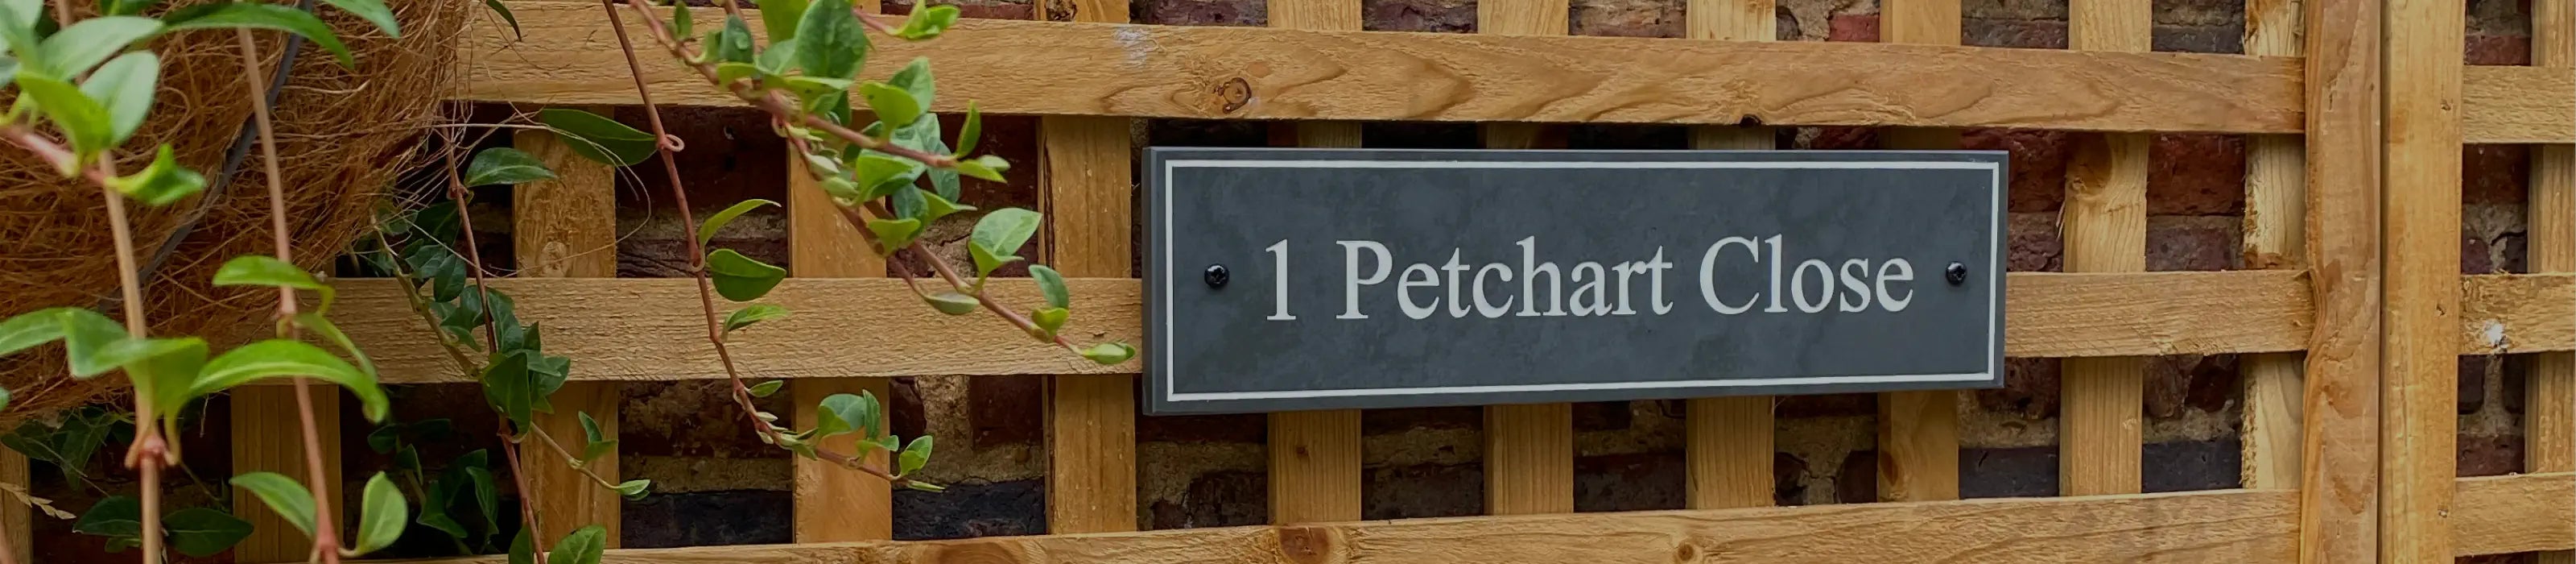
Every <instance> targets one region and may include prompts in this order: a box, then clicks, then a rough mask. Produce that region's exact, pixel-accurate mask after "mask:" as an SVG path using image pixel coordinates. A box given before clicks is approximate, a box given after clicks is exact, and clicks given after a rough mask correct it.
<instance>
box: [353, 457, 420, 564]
mask: <svg viewBox="0 0 2576 564" xmlns="http://www.w3.org/2000/svg"><path fill="white" fill-rule="evenodd" d="M364 495H365V497H363V498H361V499H360V500H359V502H358V505H359V507H363V508H365V509H364V510H363V511H361V512H359V513H358V546H357V549H356V551H355V552H354V553H353V554H366V553H370V552H375V551H377V550H382V549H384V548H385V547H387V546H393V544H394V539H398V538H402V532H403V522H405V521H407V520H408V518H409V517H411V506H410V504H409V503H407V502H405V501H404V500H403V496H402V490H401V489H398V488H395V487H394V481H393V480H392V479H388V478H386V477H385V473H383V472H377V473H376V475H375V476H373V477H370V478H367V489H366V493H365V494H364Z"/></svg>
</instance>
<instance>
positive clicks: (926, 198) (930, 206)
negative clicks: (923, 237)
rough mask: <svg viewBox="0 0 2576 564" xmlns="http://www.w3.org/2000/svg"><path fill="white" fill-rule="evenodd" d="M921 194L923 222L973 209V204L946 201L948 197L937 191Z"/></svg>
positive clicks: (926, 222)
mask: <svg viewBox="0 0 2576 564" xmlns="http://www.w3.org/2000/svg"><path fill="white" fill-rule="evenodd" d="M922 196H923V197H922V201H921V222H922V223H923V224H929V223H930V222H933V221H939V218H943V217H948V215H949V214H953V213H957V212H962V211H974V210H975V206H969V205H964V204H958V203H954V202H950V201H948V197H946V196H941V195H939V194H937V193H929V194H923V195H922Z"/></svg>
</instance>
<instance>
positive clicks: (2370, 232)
mask: <svg viewBox="0 0 2576 564" xmlns="http://www.w3.org/2000/svg"><path fill="white" fill-rule="evenodd" d="M2302 4H2303V6H2302V7H2301V12H2300V15H2301V16H2303V17H2302V18H2301V20H2302V22H2303V23H2304V25H2303V26H2302V27H2304V28H2305V29H2303V30H2302V31H2301V33H2300V37H2301V38H2302V43H2301V45H2302V47H2303V51H2305V52H2306V53H2307V58H2306V60H2305V64H2304V67H2303V68H2304V71H2303V72H2305V73H2306V76H2307V83H2308V85H2309V86H2310V88H2309V89H2308V91H2307V94H2306V99H2307V107H2308V113H2307V124H2308V137H2307V140H2308V144H2307V160H2308V173H2307V177H2308V180H2307V195H2308V221H2307V229H2305V231H2306V234H2307V236H2306V239H2307V249H2308V250H2307V259H2308V260H2307V265H2308V272H2309V277H2308V282H2309V283H2310V284H2312V285H2313V288H2312V290H2313V295H2314V296H2315V304H2316V310H2315V312H2316V313H2315V317H2314V319H2315V320H2316V327H2315V331H2312V332H2310V333H2309V338H2308V341H2307V343H2308V349H2309V350H2308V363H2307V366H2306V368H2307V370H2306V373H2307V374H2306V377H2307V382H2306V386H2307V388H2306V392H2307V396H2306V398H2305V400H2304V402H2303V404H2302V405H2301V406H2300V409H2299V414H2300V418H2301V421H2300V430H2301V436H2300V442H2299V453H2300V454H2299V469H2300V470H2299V472H2300V473H2299V507H2300V512H2299V562H2301V563H2302V564H2340V563H2344V562H2370V561H2374V559H2376V558H2377V555H2378V550H2379V547H2378V526H2379V522H2378V494H2379V462H2378V461H2379V413H2380V408H2379V374H2380V369H2381V365H2380V356H2381V355H2380V333H2379V328H2380V324H2379V310H2380V303H2381V302H2380V298H2381V295H2380V290H2381V287H2380V281H2381V275H2380V262H2379V260H2380V238H2379V237H2380V223H2381V222H2380V214H2379V210H2380V197H2381V191H2380V178H2381V176H2380V164H2381V163H2380V151H2381V150H2382V146H2381V145H2380V140H2381V134H2382V131H2381V130H2380V119H2379V117H2380V114H2379V103H2380V92H2379V79H2380V71H2381V69H2380V65H2379V62H2380V59H2379V56H2380V49H2379V47H2380V20H2381V18H2382V17H2383V16H2384V14H2382V13H2381V12H2380V7H2381V5H2382V4H2381V3H2380V2H2378V1H2376V0H2304V1H2303V2H2302Z"/></svg>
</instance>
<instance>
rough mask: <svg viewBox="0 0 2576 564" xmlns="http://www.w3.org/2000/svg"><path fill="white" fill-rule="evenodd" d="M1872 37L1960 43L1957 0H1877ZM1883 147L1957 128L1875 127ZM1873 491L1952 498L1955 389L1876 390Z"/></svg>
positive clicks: (1954, 143) (1955, 485) (1938, 140)
mask: <svg viewBox="0 0 2576 564" xmlns="http://www.w3.org/2000/svg"><path fill="white" fill-rule="evenodd" d="M1878 12H1879V13H1878V29H1879V40H1880V41H1883V42H1887V43H1915V44H1926V45H1958V44H1959V32H1960V30H1959V16H1960V12H1959V0H1884V1H1883V2H1881V3H1880V4H1879V10H1878ZM1879 135H1881V136H1884V139H1883V141H1882V144H1883V145H1885V146H1886V147H1887V148H1890V149H1934V150H1937V149H1957V148H1959V131H1958V130H1955V129H1925V128H1917V127H1903V128H1888V129H1883V130H1880V131H1879ZM1878 499H1879V500H1881V501H1940V500H1951V499H1959V392H1956V391H1952V390H1924V391H1914V392H1889V393H1883V394H1879V395H1878Z"/></svg>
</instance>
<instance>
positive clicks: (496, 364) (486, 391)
mask: <svg viewBox="0 0 2576 564" xmlns="http://www.w3.org/2000/svg"><path fill="white" fill-rule="evenodd" d="M529 354H531V353H530V352H529V351H526V350H515V351H510V352H508V353H505V354H501V355H498V356H495V357H493V360H492V362H490V363H488V364H485V365H484V367H483V399H484V400H485V401H488V402H491V404H492V408H493V409H494V410H497V411H500V412H501V416H503V417H507V418H509V419H510V422H511V423H515V424H517V425H518V426H519V428H521V429H525V428H527V426H528V421H529V418H531V417H533V415H531V414H532V412H534V411H535V409H536V401H537V400H536V397H537V391H536V388H537V384H536V379H535V377H534V375H533V374H530V373H529V372H528V358H527V357H528V355H529Z"/></svg>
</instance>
